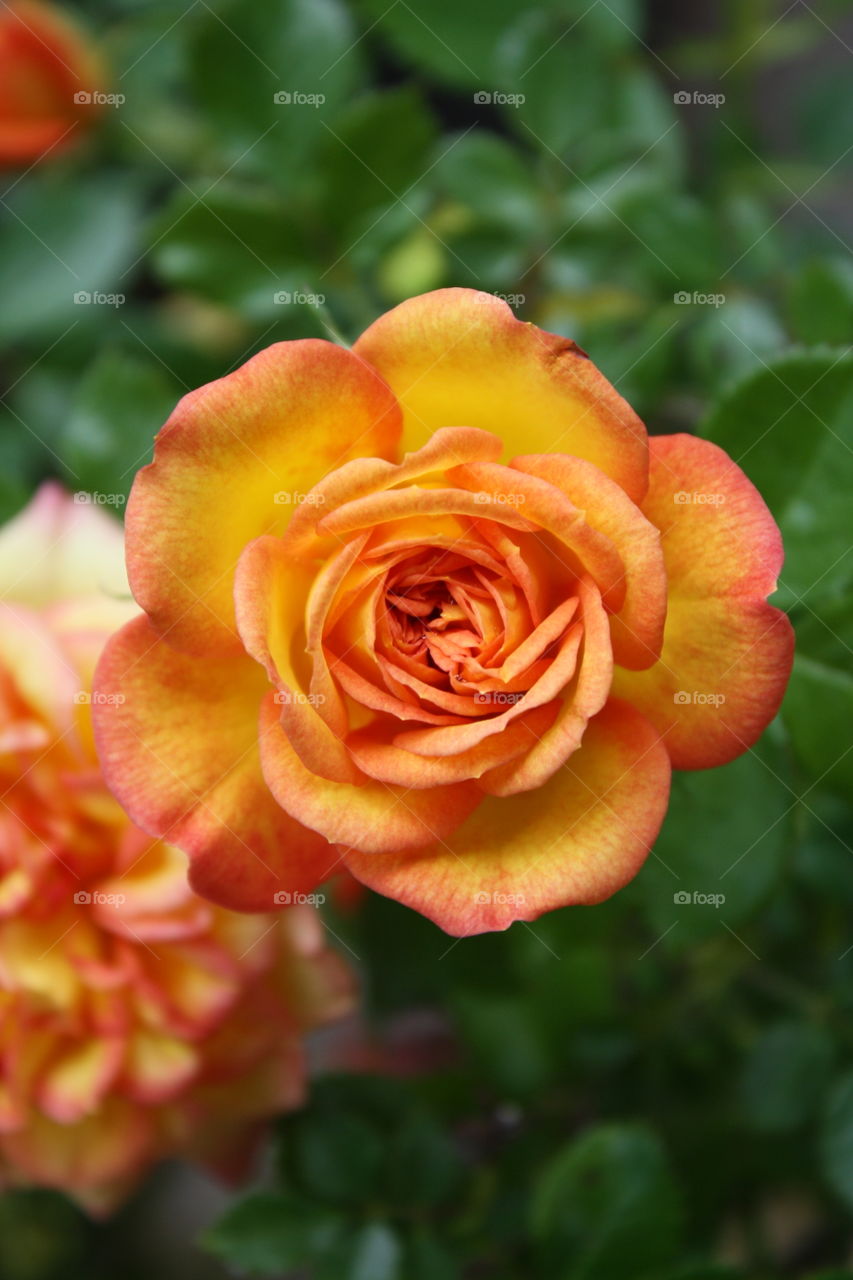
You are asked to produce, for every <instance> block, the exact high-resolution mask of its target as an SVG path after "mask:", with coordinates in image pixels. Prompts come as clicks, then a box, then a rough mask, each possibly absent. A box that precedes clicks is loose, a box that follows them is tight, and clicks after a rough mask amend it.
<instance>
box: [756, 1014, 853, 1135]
mask: <svg viewBox="0 0 853 1280" xmlns="http://www.w3.org/2000/svg"><path fill="white" fill-rule="evenodd" d="M832 1058H833V1045H832V1039H831V1037H830V1035H829V1033H828V1032H827V1031H826V1030H825V1029H824V1028H823V1027H819V1026H816V1025H814V1024H813V1023H809V1022H802V1021H799V1022H782V1023H776V1024H774V1025H772V1026H768V1027H767V1028H766V1029H765V1030H764V1031H763V1032H762V1034H761V1036H760V1037H759V1038H758V1040H757V1041H756V1043H755V1044H754V1045H753V1047H752V1049H751V1051H750V1053H749V1055H748V1056H747V1057H746V1059H745V1060H744V1063H743V1067H742V1070H741V1076H740V1080H739V1082H738V1093H739V1098H740V1104H741V1107H742V1109H743V1115H744V1119H745V1122H746V1124H747V1125H748V1126H749V1127H750V1128H751V1129H756V1130H758V1131H759V1132H762V1133H785V1132H789V1131H790V1130H792V1129H796V1128H798V1127H799V1126H801V1125H802V1124H803V1123H804V1122H805V1121H806V1120H808V1119H809V1118H810V1117H811V1116H812V1114H813V1113H814V1111H815V1110H816V1109H817V1106H818V1104H819V1102H820V1099H821V1097H822V1096H823V1093H824V1091H825V1088H826V1083H827V1079H828V1076H829V1072H830V1069H831V1066H832Z"/></svg>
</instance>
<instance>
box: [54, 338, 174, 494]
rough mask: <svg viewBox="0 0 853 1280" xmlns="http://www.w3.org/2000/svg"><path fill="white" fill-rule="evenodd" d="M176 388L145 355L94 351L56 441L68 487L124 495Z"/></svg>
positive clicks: (148, 452) (145, 458) (147, 455)
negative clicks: (67, 473)
mask: <svg viewBox="0 0 853 1280" xmlns="http://www.w3.org/2000/svg"><path fill="white" fill-rule="evenodd" d="M182 391H183V388H182V387H181V386H180V385H179V384H178V383H177V382H176V381H175V379H174V378H171V377H170V376H169V375H168V374H167V373H166V371H165V370H164V369H163V368H162V367H161V366H160V365H159V364H154V363H153V362H152V361H151V360H150V358H148V357H142V356H138V355H128V354H127V353H126V352H124V351H120V350H117V349H112V350H110V349H108V350H106V351H104V352H103V353H102V354H101V355H100V356H98V358H97V359H96V360H95V362H94V364H93V365H92V366H91V368H90V369H88V370H87V372H86V373H85V374H84V376H83V378H82V379H81V380H80V384H79V386H78V388H77V391H76V393H75V395H74V399H73V401H72V403H71V406H70V414H69V417H68V419H67V422H66V425H65V428H64V431H63V432H62V434H61V436H60V438H59V442H58V451H59V453H60V455H61V457H62V459H63V461H64V463H65V464H66V466H67V468H68V470H69V472H70V473H71V477H72V482H73V484H74V486H75V487H76V488H78V489H86V490H88V491H90V492H93V493H95V492H98V493H102V494H106V495H111V494H115V495H122V496H126V495H127V494H128V493H129V492H130V486H131V484H132V483H133V477H134V475H135V474H136V472H137V471H138V470H139V468H140V467H141V466H143V465H144V464H145V463H146V462H149V461H150V459H151V451H152V449H153V447H154V437H155V435H156V434H157V432H158V431H159V430H160V428H161V427H162V425H163V423H164V422H165V420H166V418H167V417H168V416H169V414H170V413H171V411H172V409H173V408H174V406H175V403H176V401H177V400H178V399H179V398H180V395H181V393H182ZM117 505H119V504H117Z"/></svg>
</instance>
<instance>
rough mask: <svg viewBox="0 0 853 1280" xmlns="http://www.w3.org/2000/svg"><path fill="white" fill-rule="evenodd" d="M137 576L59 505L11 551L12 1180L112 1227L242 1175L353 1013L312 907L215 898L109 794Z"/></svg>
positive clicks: (0, 1025) (7, 655)
mask: <svg viewBox="0 0 853 1280" xmlns="http://www.w3.org/2000/svg"><path fill="white" fill-rule="evenodd" d="M79 497H80V495H78V498H79ZM122 561H123V557H122V534H121V529H120V526H119V525H118V524H117V523H116V522H115V521H114V520H113V519H111V518H110V517H109V516H107V515H106V514H105V513H104V512H103V511H102V510H99V509H98V508H97V507H95V506H93V505H90V504H88V503H84V502H80V501H72V499H71V498H70V497H69V496H68V495H66V494H64V493H63V492H62V491H61V490H60V489H59V488H58V487H57V486H55V485H46V486H44V487H43V488H42V489H41V490H40V492H39V493H38V494H37V496H36V497H35V498H34V499H33V501H32V502H31V503H30V505H29V506H28V507H27V508H26V510H25V511H24V512H22V514H21V515H19V516H18V517H17V519H15V520H13V521H12V522H11V523H10V524H8V525H6V527H5V528H4V529H3V530H2V531H0V600H1V601H2V603H0V1182H3V1181H5V1182H7V1183H9V1184H18V1183H23V1184H29V1183H34V1184H38V1185H43V1186H50V1187H58V1188H61V1189H62V1190H64V1191H66V1192H67V1193H68V1194H69V1195H71V1196H73V1197H74V1198H75V1199H77V1200H78V1201H80V1202H81V1203H82V1204H84V1205H85V1206H86V1207H87V1208H89V1209H90V1210H92V1211H95V1212H98V1211H104V1210H106V1209H109V1208H111V1207H112V1206H113V1205H114V1204H115V1203H116V1202H117V1201H118V1200H119V1199H120V1198H121V1197H122V1196H123V1195H124V1194H126V1193H127V1191H128V1190H129V1189H130V1187H131V1186H132V1184H133V1182H134V1180H135V1179H137V1178H138V1177H139V1176H140V1174H141V1173H142V1171H143V1170H144V1169H145V1168H146V1166H148V1165H149V1164H150V1163H151V1162H152V1161H154V1160H157V1159H159V1158H161V1157H164V1156H169V1155H173V1154H183V1155H191V1156H197V1157H198V1158H202V1159H204V1160H205V1161H207V1162H210V1163H212V1164H213V1165H214V1166H216V1167H220V1168H222V1169H223V1170H225V1169H227V1168H228V1167H229V1166H232V1165H233V1163H234V1161H235V1160H237V1158H238V1157H240V1156H241V1155H242V1154H243V1153H244V1152H245V1151H246V1150H247V1149H248V1148H249V1146H250V1144H251V1139H252V1137H253V1136H254V1134H255V1132H256V1129H257V1125H258V1124H259V1122H260V1121H261V1120H262V1119H263V1118H264V1117H266V1116H268V1115H270V1114H271V1113H274V1112H276V1111H278V1110H280V1109H282V1108H286V1107H292V1106H293V1105H295V1104H297V1103H298V1102H299V1101H300V1099H301V1097H302V1094H303V1088H304V1078H305V1066H304V1061H303V1051H302V1044H301V1039H302V1033H303V1031H304V1030H305V1029H306V1028H307V1027H309V1026H311V1025H312V1024H315V1023H318V1022H321V1021H324V1020H326V1019H328V1018H330V1017H333V1016H335V1015H337V1014H339V1013H341V1012H343V1011H344V1010H345V1009H346V1008H347V1007H348V1005H349V1002H350V981H349V977H348V974H347V971H346V970H345V968H344V967H343V965H342V963H341V962H340V961H339V959H338V957H337V956H336V955H334V954H333V953H331V952H330V951H328V950H327V949H326V947H325V943H324V937H323V931H322V927H321V925H320V922H319V917H318V916H317V914H316V912H315V911H314V909H313V907H311V906H295V907H293V908H291V909H290V910H289V911H285V912H282V913H280V914H278V915H275V916H271V917H268V916H263V915H259V916H239V915H235V914H232V913H231V912H229V911H225V910H223V909H221V908H217V907H213V906H211V905H210V904H209V903H207V902H204V901H202V900H200V899H199V898H197V897H195V895H194V894H193V893H192V892H191V890H190V889H189V887H188V883H187V867H186V857H185V855H184V854H183V853H181V852H180V851H179V850H178V849H176V848H174V847H172V846H170V845H168V844H164V843H162V842H161V841H159V840H152V839H151V838H150V837H149V836H146V835H145V834H144V833H143V832H142V831H140V830H139V829H138V828H137V827H134V826H133V825H132V824H131V823H130V821H129V820H128V818H127V816H126V815H125V814H124V813H123V811H122V810H121V809H120V807H119V806H118V804H117V802H116V801H115V800H114V799H113V797H112V796H111V795H110V793H109V792H108V791H107V789H106V787H105V785H104V783H103V780H102V778H101V774H100V771H99V768H98V763H97V759H96V756H95V752H94V745H93V738H92V733H91V724H90V715H91V699H92V695H91V693H90V689H91V675H92V671H93V667H94V663H95V660H96V658H97V656H98V653H99V651H100V649H101V647H102V645H103V642H104V639H105V637H106V636H107V634H108V633H109V632H110V631H111V630H112V629H113V628H114V627H115V626H116V625H118V624H119V623H120V622H122V621H124V620H126V619H127V618H129V617H131V616H132V615H133V614H134V613H135V612H136V609H135V606H133V605H132V603H130V602H129V599H128V593H127V586H126V582H125V580H124V570H123V563H122ZM122 596H124V599H122ZM199 799H200V801H201V802H202V803H204V801H203V798H201V797H200V798H199Z"/></svg>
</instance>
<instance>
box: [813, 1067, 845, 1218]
mask: <svg viewBox="0 0 853 1280" xmlns="http://www.w3.org/2000/svg"><path fill="white" fill-rule="evenodd" d="M820 1157H821V1167H822V1169H823V1175H824V1177H825V1179H826V1181H827V1183H828V1184H829V1186H830V1187H832V1189H833V1190H834V1191H835V1192H836V1193H837V1194H838V1195H839V1196H840V1197H841V1199H842V1200H843V1201H844V1202H845V1203H846V1204H847V1205H848V1206H849V1207H851V1208H853V1072H847V1074H846V1075H843V1076H841V1077H840V1078H839V1079H838V1080H837V1081H836V1082H835V1085H834V1087H833V1088H832V1090H831V1092H830V1094H829V1097H828V1099H827V1103H826V1109H825V1112H824V1117H823V1126H822V1129H821V1136H820Z"/></svg>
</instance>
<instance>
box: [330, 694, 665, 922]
mask: <svg viewBox="0 0 853 1280" xmlns="http://www.w3.org/2000/svg"><path fill="white" fill-rule="evenodd" d="M669 776H670V764H669V757H668V756H667V753H666V750H665V749H664V747H663V745H662V743H661V742H660V739H659V737H658V735H657V733H656V732H655V730H654V729H653V728H652V726H651V725H650V724H649V722H648V721H647V720H646V719H645V718H644V717H643V716H641V715H640V714H639V713H638V712H636V711H634V710H633V708H631V707H628V706H625V705H624V704H620V703H615V702H614V703H608V705H607V707H605V709H604V710H603V711H602V712H601V713H600V714H599V715H598V716H596V718H595V719H594V720H593V721H591V723H590V725H589V727H588V729H587V731H586V734H585V736H584V740H583V745H582V747H581V748H580V750H579V751H576V752H575V754H574V755H573V756H572V757H571V759H570V760H569V761H568V762H567V764H566V765H565V766H564V767H563V768H562V769H561V770H560V771H559V772H558V773H557V774H556V775H555V776H554V777H553V778H552V779H551V780H550V781H549V782H548V783H546V784H545V786H544V787H541V788H540V789H539V790H537V791H531V792H525V793H524V794H522V795H516V796H511V797H508V798H507V797H504V798H501V799H493V798H491V797H490V798H488V799H486V800H484V801H483V803H482V804H481V805H480V807H479V808H478V809H477V810H476V812H475V813H474V814H472V816H471V817H470V818H469V819H468V820H467V822H465V823H463V825H462V826H461V827H459V829H458V830H457V831H456V832H455V833H454V835H453V836H452V837H451V838H450V840H448V842H447V844H441V845H439V844H435V845H432V846H431V847H430V848H429V849H424V850H421V851H419V852H414V853H400V854H391V855H388V856H385V857H378V856H370V855H368V854H361V853H354V852H351V853H348V854H347V855H346V857H345V859H344V861H345V864H346V866H347V868H348V869H349V870H350V871H351V872H352V874H353V875H354V876H356V878H357V879H359V880H361V881H362V882H363V883H364V884H366V885H369V886H370V887H371V888H372V889H376V890H377V891H378V892H379V893H384V894H387V896H388V897H391V898H396V899H397V900H398V901H400V902H404V903H405V904H406V905H407V906H410V907H413V908H414V909H415V910H416V911H420V912H421V913H422V914H423V915H425V916H428V917H429V918H430V919H431V920H434V921H435V923H436V924H438V925H440V927H441V928H442V929H444V930H446V931H447V932H448V933H451V934H454V935H456V936H459V937H465V936H468V935H470V934H475V933H484V932H486V931H487V930H491V929H505V928H506V927H507V926H508V925H510V924H511V923H512V922H513V920H535V919H536V918H537V916H539V915H541V914H542V912H543V911H551V910H553V909H554V908H555V907H561V906H567V905H568V904H570V903H592V902H601V901H602V900H603V899H605V898H609V897H610V895H611V894H613V893H615V892H616V891H617V889H621V888H622V886H623V885H624V884H627V882H628V881H629V880H630V879H631V878H632V877H633V876H634V875H636V873H637V871H638V870H639V868H640V866H641V865H642V862H643V860H644V859H645V857H646V854H647V853H648V851H649V848H650V847H651V845H652V843H653V841H654V839H655V837H656V835H657V833H658V830H659V828H660V824H661V822H662V821H663V816H664V814H665V812H666V806H667V801H668V798H669Z"/></svg>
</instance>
